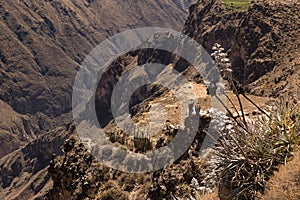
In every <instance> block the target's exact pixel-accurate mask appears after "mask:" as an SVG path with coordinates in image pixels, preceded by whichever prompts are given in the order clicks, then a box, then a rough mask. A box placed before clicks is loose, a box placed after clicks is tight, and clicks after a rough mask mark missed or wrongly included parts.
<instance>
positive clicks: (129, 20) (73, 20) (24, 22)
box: [0, 0, 191, 199]
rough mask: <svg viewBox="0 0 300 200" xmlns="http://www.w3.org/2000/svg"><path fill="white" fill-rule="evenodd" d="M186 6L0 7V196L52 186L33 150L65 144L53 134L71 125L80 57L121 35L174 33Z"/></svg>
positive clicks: (44, 154) (52, 2) (27, 3)
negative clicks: (147, 30) (145, 30)
mask: <svg viewBox="0 0 300 200" xmlns="http://www.w3.org/2000/svg"><path fill="white" fill-rule="evenodd" d="M190 2H191V1H190V0H172V1H169V0H163V1H161V0H155V1H138V0H134V1H132V0H114V1H110V0H104V1H92V0H84V1H79V0H66V1H65V0H64V1H62V0H42V1H39V2H37V1H33V0H24V1H23V0H22V1H18V0H13V1H1V2H0V40H1V42H0V111H1V116H0V139H1V143H0V158H1V157H3V158H2V159H1V160H0V166H1V176H0V185H1V186H2V188H1V192H0V196H1V195H2V196H5V197H7V198H9V199H29V198H33V197H34V195H35V194H36V193H37V192H39V190H40V189H41V188H43V187H44V186H45V185H49V184H50V183H51V181H50V180H49V178H46V179H44V177H45V176H46V175H47V173H46V168H47V165H48V163H49V160H50V159H49V155H48V154H49V152H48V151H44V150H41V151H39V150H40V148H41V146H40V143H47V142H48V143H49V144H47V145H46V144H45V146H46V147H47V148H49V151H50V150H51V149H55V152H58V153H57V155H59V154H60V153H59V152H60V151H59V149H60V148H59V147H60V146H61V142H63V141H64V139H66V137H65V135H64V131H63V129H64V128H58V129H57V127H61V126H64V125H66V124H67V123H68V122H70V120H71V117H70V111H71V94H72V87H73V82H74V79H75V76H76V73H77V70H78V69H79V66H80V65H81V63H82V61H83V60H84V59H85V56H86V55H87V54H88V53H89V52H90V51H91V50H92V49H93V48H94V47H95V46H96V45H97V44H99V43H100V42H101V41H103V40H104V39H105V38H107V37H109V36H111V35H113V34H115V33H118V32H121V31H123V30H127V29H131V28H135V27H144V26H158V27H165V28H171V29H175V30H181V27H182V26H183V24H184V21H185V19H186V17H187V14H188V9H187V7H188V5H189V4H190ZM43 145H44V144H43ZM43 145H42V146H43ZM25 151H26V152H25ZM36 151H38V153H37V152H36ZM37 154H38V155H37ZM5 155H7V156H5ZM4 156H5V157H4ZM28 167H29V168H30V169H29V168H28ZM33 168H34V170H33ZM16 191H18V192H17V193H16ZM2 196H1V197H2ZM1 197H0V199H2V198H1Z"/></svg>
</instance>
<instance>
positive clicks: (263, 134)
mask: <svg viewBox="0 0 300 200" xmlns="http://www.w3.org/2000/svg"><path fill="white" fill-rule="evenodd" d="M299 111H300V105H299V104H294V103H292V102H284V101H281V102H280V103H276V104H275V105H274V107H273V109H272V110H271V118H263V117H261V118H260V119H258V120H256V121H255V122H254V123H253V124H251V125H250V126H249V128H248V131H247V132H246V131H245V130H244V129H241V128H240V127H239V126H236V127H235V130H234V131H232V132H230V133H227V134H224V135H223V136H222V137H221V138H220V140H219V142H218V144H217V146H216V148H215V153H214V154H215V166H216V168H215V170H216V171H215V173H216V174H217V178H218V182H219V192H220V197H223V198H224V199H253V198H254V197H255V196H256V195H257V193H258V192H264V189H265V184H266V181H268V179H269V178H270V176H272V175H273V172H274V171H275V170H277V169H278V167H279V165H281V164H285V163H286V162H287V160H288V159H289V158H290V157H291V156H292V152H293V151H294V149H295V148H296V147H297V145H299V144H300V116H299Z"/></svg>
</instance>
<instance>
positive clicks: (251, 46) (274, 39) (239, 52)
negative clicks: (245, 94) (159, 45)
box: [184, 0, 300, 96]
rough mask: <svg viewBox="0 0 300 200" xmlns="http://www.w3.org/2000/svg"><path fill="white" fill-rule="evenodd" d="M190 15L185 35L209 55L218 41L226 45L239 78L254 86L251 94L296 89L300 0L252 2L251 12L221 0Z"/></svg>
mask: <svg viewBox="0 0 300 200" xmlns="http://www.w3.org/2000/svg"><path fill="white" fill-rule="evenodd" d="M190 11H191V13H190V16H189V18H188V20H187V22H186V24H185V27H184V33H186V34H188V35H190V36H191V37H193V38H195V39H196V40H197V41H199V42H200V43H201V44H202V45H203V46H204V47H205V48H206V49H207V50H208V51H211V48H212V46H213V45H214V44H215V43H216V42H218V43H219V44H221V45H222V46H223V47H224V48H225V50H226V51H227V52H228V54H229V58H230V61H231V63H232V66H233V69H234V72H233V73H234V76H235V77H236V78H237V79H238V80H239V81H240V82H241V83H244V84H246V85H247V84H250V83H252V84H251V85H250V87H249V89H251V90H252V91H253V92H254V93H256V94H259V95H272V96H278V95H279V94H280V93H282V92H283V91H285V92H286V93H287V92H288V91H290V90H291V89H290V88H289V86H290V85H292V86H293V87H295V83H292V82H293V81H292V80H293V79H298V80H299V67H297V66H299V60H298V59H297V57H298V52H299V49H300V39H299V38H300V31H299V30H300V20H299V17H300V15H299V13H300V4H299V1H297V0H292V1H252V2H251V3H250V5H249V8H248V10H247V11H239V10H231V9H230V8H228V7H226V6H225V4H224V3H222V1H221V0H202V1H198V3H197V4H195V5H193V6H192V7H191V8H190ZM267 73H268V74H267ZM266 74H267V75H266ZM297 74H298V75H297ZM264 75H266V76H264ZM254 81H256V82H255V83H253V82H254ZM298 83H299V82H298ZM294 89H295V88H294Z"/></svg>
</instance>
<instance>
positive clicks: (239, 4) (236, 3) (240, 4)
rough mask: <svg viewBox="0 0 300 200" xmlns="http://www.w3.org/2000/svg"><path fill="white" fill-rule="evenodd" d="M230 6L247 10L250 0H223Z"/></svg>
mask: <svg viewBox="0 0 300 200" xmlns="http://www.w3.org/2000/svg"><path fill="white" fill-rule="evenodd" d="M223 1H224V2H225V3H226V5H227V7H228V8H233V9H241V10H247V8H248V4H249V0H223Z"/></svg>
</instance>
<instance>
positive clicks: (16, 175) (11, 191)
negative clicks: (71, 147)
mask: <svg viewBox="0 0 300 200" xmlns="http://www.w3.org/2000/svg"><path fill="white" fill-rule="evenodd" d="M73 131H74V126H71V125H69V126H67V127H66V128H57V129H55V130H53V131H51V132H48V133H45V134H43V135H41V136H39V137H38V138H36V139H35V140H33V141H32V142H30V143H28V144H26V145H24V146H23V147H22V148H20V149H19V150H17V151H14V152H12V153H11V154H8V155H7V156H5V157H3V158H2V159H0V171H1V174H0V180H1V189H0V197H1V196H2V198H1V199H6V200H11V199H30V198H31V199H33V198H35V197H38V196H42V195H43V194H44V193H45V192H47V190H48V189H49V188H51V183H52V182H51V180H50V177H49V175H48V172H47V169H48V166H49V162H50V160H51V159H52V158H53V157H55V156H59V155H62V146H63V144H64V141H65V140H66V139H67V138H69V136H70V135H71V134H72V133H73Z"/></svg>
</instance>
